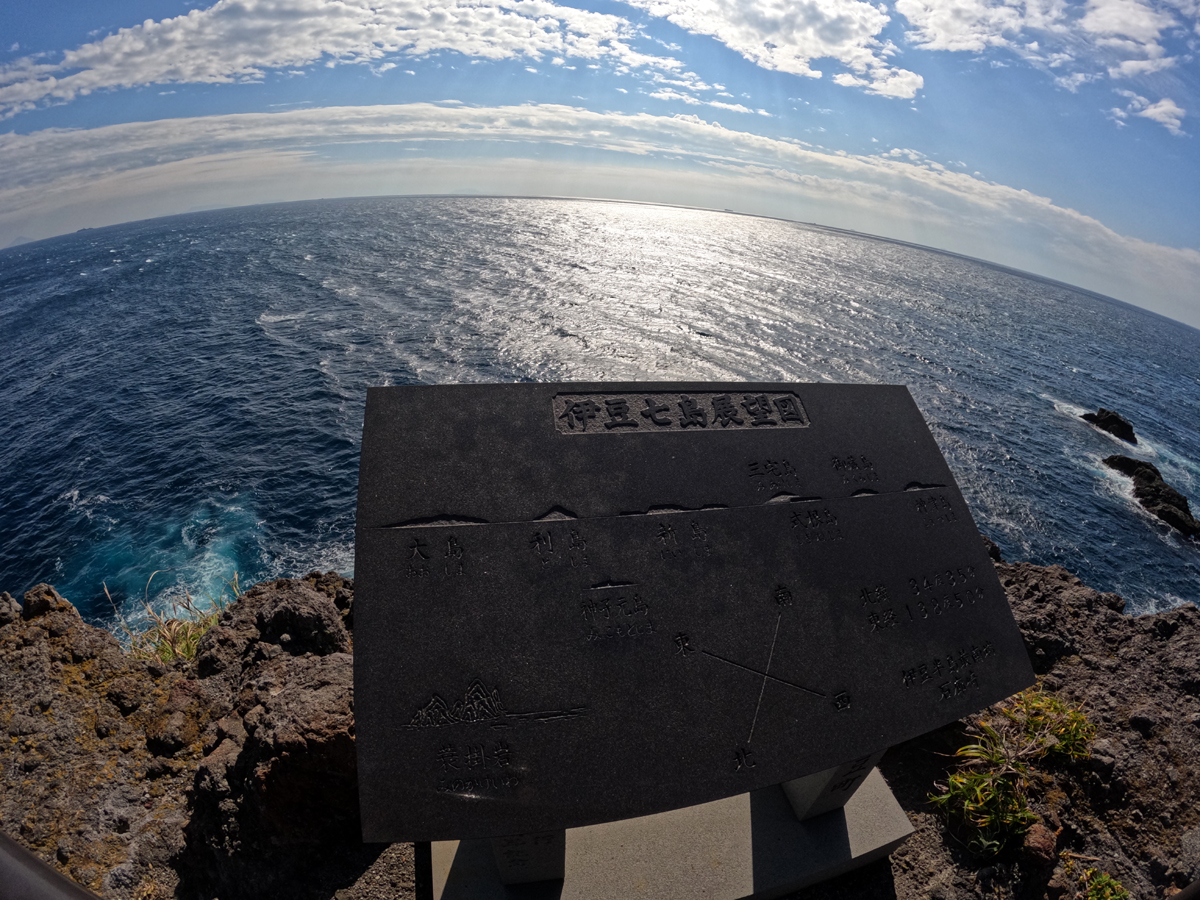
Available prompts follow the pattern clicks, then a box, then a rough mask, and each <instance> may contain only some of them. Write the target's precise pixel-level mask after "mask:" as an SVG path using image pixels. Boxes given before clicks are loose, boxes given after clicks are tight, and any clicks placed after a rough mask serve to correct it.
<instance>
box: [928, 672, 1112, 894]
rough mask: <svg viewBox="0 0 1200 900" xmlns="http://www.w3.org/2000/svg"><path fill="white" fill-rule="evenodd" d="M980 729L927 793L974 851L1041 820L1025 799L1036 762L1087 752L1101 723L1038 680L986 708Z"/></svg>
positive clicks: (993, 850)
mask: <svg viewBox="0 0 1200 900" xmlns="http://www.w3.org/2000/svg"><path fill="white" fill-rule="evenodd" d="M977 733H978V735H979V739H978V740H977V741H976V742H974V743H971V744H967V745H966V746H965V747H961V748H959V750H958V751H957V752H956V753H955V754H954V755H955V756H956V757H957V758H958V759H959V760H961V761H960V763H959V766H958V771H956V772H953V773H952V774H951V775H950V777H949V779H948V783H947V784H946V785H939V786H938V787H939V788H940V793H937V794H934V795H932V796H931V797H930V800H931V801H932V802H933V803H934V805H935V806H937V807H938V808H940V809H941V810H942V811H943V812H945V813H946V814H948V815H949V816H950V817H951V818H953V819H956V820H957V821H958V822H959V823H960V824H962V825H963V826H964V827H965V829H966V831H967V833H968V845H969V846H970V848H971V849H972V850H973V851H974V852H976V853H979V854H980V855H983V856H995V855H996V854H998V853H1000V852H1001V851H1003V850H1004V849H1005V848H1006V847H1008V846H1009V845H1010V844H1011V843H1012V842H1013V841H1014V840H1016V839H1017V838H1020V837H1022V836H1023V835H1024V834H1025V833H1026V832H1027V831H1028V830H1029V828H1030V826H1032V825H1033V823H1034V822H1036V821H1037V816H1036V815H1035V814H1034V813H1033V811H1032V810H1030V808H1029V802H1028V798H1027V792H1028V789H1029V781H1030V774H1031V769H1032V765H1033V764H1034V763H1035V762H1037V761H1040V760H1043V759H1046V758H1047V757H1050V758H1053V757H1058V758H1060V759H1066V760H1078V759H1086V758H1087V756H1088V752H1089V751H1088V745H1089V743H1090V742H1091V740H1092V738H1093V737H1094V736H1095V733H1096V729H1095V726H1094V725H1092V724H1091V723H1090V722H1088V720H1087V717H1086V716H1084V714H1083V712H1082V711H1081V710H1080V709H1079V708H1078V707H1073V706H1070V705H1069V704H1068V703H1066V702H1065V701H1063V700H1062V699H1061V698H1060V697H1058V696H1057V695H1055V694H1053V693H1050V692H1048V691H1045V690H1043V689H1042V687H1041V685H1040V684H1039V685H1038V686H1037V687H1034V688H1030V689H1029V690H1026V691H1022V692H1021V693H1019V694H1017V695H1016V696H1014V697H1010V698H1009V699H1008V700H1005V701H1003V702H1001V703H999V704H997V705H996V706H993V707H992V708H991V709H990V710H988V711H986V712H985V713H983V714H982V715H981V716H980V717H979V720H978V725H977ZM1089 900H1091V898H1089Z"/></svg>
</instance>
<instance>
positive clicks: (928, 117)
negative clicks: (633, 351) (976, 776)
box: [0, 0, 1200, 326]
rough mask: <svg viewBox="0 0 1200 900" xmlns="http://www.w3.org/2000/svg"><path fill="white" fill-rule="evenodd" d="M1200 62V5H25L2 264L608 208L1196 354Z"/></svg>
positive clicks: (13, 37) (8, 17) (10, 15)
mask: <svg viewBox="0 0 1200 900" xmlns="http://www.w3.org/2000/svg"><path fill="white" fill-rule="evenodd" d="M1198 45H1200V0H1084V2H1064V0H1027V2H1018V0H1011V2H996V0H948V2H932V0H893V2H876V3H871V2H866V0H802V2H790V0H750V2H729V0H631V2H628V3H622V2H614V0H569V2H551V0H511V2H508V0H472V2H460V3H454V2H450V0H397V2H386V3H385V2H380V0H375V4H374V5H373V6H372V5H369V4H368V3H366V2H358V0H221V2H218V3H216V4H211V3H190V2H186V0H136V2H121V0H107V2H105V3H89V2H83V0H76V2H61V0H45V2H40V3H38V4H4V5H3V7H0V247H3V246H7V245H8V244H10V243H12V242H14V241H17V240H19V239H28V238H32V239H38V238H43V237H49V236H52V235H54V234H60V233H64V232H70V231H74V230H76V229H78V228H82V227H94V226H99V225H105V224H111V223H115V222H120V221H127V220H131V219H139V218H146V217H149V216H157V215H165V214H170V213H177V212H185V211H189V210H193V209H203V208H211V207H220V206H230V205H240V204H244V203H257V202H270V201H278V200H292V199H306V198H311V197H331V196H346V195H361V194H392V193H454V192H464V193H471V192H478V193H497V194H537V195H563V196H589V197H609V198H615V199H628V200H645V201H653V202H664V203H680V204H688V205H697V206H710V207H717V208H730V209H736V210H739V211H744V212H751V213H759V214H765V215H775V216H782V217H785V218H789V219H795V220H799V221H808V222H817V223H820V224H825V225H831V226H835V227H842V228H852V229H855V230H858V231H864V232H869V233H872V234H880V235H885V236H888V237H893V238H898V239H902V240H910V241H916V242H918V243H923V244H928V245H930V246H935V247H940V248H943V249H948V250H953V251H956V252H961V253H966V254H969V255H971V256H977V257H980V258H983V259H988V260H992V261H994V262H999V263H1003V264H1007V265H1011V266H1015V267H1018V268H1021V269H1026V270H1029V271H1032V272H1035V273H1037V274H1040V275H1045V276H1048V277H1051V278H1058V279H1061V280H1063V281H1067V282H1070V283H1073V284H1077V285H1080V286H1082V287H1086V288H1090V289H1092V290H1096V291H1099V292H1101V293H1104V294H1107V295H1110V296H1114V297H1117V298H1119V299H1122V300H1126V301H1129V302H1132V303H1136V304H1139V305H1142V306H1145V307H1147V308H1149V309H1153V310H1155V311H1157V312H1160V313H1163V314H1165V315H1168V316H1171V317H1173V318H1176V319H1180V320H1182V321H1185V322H1188V323H1189V324H1192V325H1195V326H1200V214H1197V212H1196V210H1197V208H1198V201H1200V153H1198V152H1197V147H1196V138H1195V136H1194V134H1195V132H1196V130H1197V122H1200V102H1198V100H1200V78H1198V73H1200V66H1198V65H1197V61H1196V52H1197V49H1198ZM0 264H2V263H0Z"/></svg>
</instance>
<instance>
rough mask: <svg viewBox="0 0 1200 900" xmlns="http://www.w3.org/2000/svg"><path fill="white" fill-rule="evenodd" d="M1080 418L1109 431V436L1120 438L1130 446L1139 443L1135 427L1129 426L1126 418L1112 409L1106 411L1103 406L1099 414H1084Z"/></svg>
mask: <svg viewBox="0 0 1200 900" xmlns="http://www.w3.org/2000/svg"><path fill="white" fill-rule="evenodd" d="M1079 418H1081V419H1083V420H1084V421H1087V422H1091V423H1092V424H1093V425H1095V426H1096V427H1097V428H1099V429H1100V430H1101V431H1107V432H1108V433H1109V434H1111V435H1114V436H1115V437H1119V438H1120V439H1121V440H1123V441H1128V442H1129V443H1130V444H1136V443H1137V436H1136V435H1135V434H1134V433H1133V426H1132V425H1130V424H1129V422H1128V420H1126V419H1125V417H1124V416H1122V415H1121V414H1120V413H1115V412H1113V411H1112V410H1111V409H1105V408H1104V407H1103V406H1102V407H1100V411H1099V412H1094V413H1084V414H1083V415H1082V416H1080V417H1079Z"/></svg>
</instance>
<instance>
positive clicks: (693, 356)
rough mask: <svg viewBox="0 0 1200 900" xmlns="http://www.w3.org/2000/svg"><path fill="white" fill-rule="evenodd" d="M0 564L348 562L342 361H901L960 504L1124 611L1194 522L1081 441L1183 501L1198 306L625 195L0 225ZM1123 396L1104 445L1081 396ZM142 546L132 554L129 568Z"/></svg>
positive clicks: (144, 571)
mask: <svg viewBox="0 0 1200 900" xmlns="http://www.w3.org/2000/svg"><path fill="white" fill-rule="evenodd" d="M0 333H2V334H3V335H4V341H3V347H4V353H5V359H4V362H3V371H4V376H3V390H2V391H0V440H2V441H3V443H4V448H5V450H4V452H3V454H0V526H2V531H0V589H4V590H8V591H9V592H11V593H13V594H14V595H15V594H18V593H20V592H23V591H24V590H26V589H27V588H29V587H30V586H32V585H33V584H34V583H36V582H38V581H49V582H51V583H53V584H55V585H56V586H57V587H58V588H59V589H60V590H61V591H62V592H63V593H64V594H65V595H66V596H67V597H68V598H69V599H71V600H72V601H73V602H75V603H76V604H77V605H78V606H79V607H80V608H81V610H82V612H83V613H84V615H85V617H87V618H88V619H89V620H91V621H94V622H108V621H109V620H111V618H112V616H113V607H112V606H111V605H110V603H109V599H108V596H106V594H105V587H107V589H108V592H109V595H111V597H112V600H113V601H114V602H115V604H116V605H117V606H118V607H119V608H121V609H122V610H123V611H124V613H125V614H126V615H129V616H131V617H132V618H133V619H136V618H137V616H138V611H139V610H140V600H141V599H142V598H146V599H148V600H149V601H150V602H151V603H152V604H153V605H156V606H159V607H162V606H163V605H165V604H167V603H168V602H169V601H170V600H171V599H172V598H177V597H179V596H181V595H182V593H183V591H184V590H188V591H190V592H191V594H192V595H193V596H195V597H197V598H199V599H203V598H204V597H205V596H206V595H215V594H218V593H220V591H221V589H222V587H223V586H224V581H225V580H226V579H229V578H231V577H232V575H233V573H234V572H235V571H236V572H238V573H239V575H240V578H241V581H242V583H243V584H248V583H250V582H251V581H253V580H257V579H261V578H267V577H273V576H278V575H297V574H303V573H304V572H307V571H309V570H311V569H313V568H321V569H336V570H338V571H341V572H343V573H350V570H351V568H352V564H353V541H354V505H355V493H356V491H357V476H358V447H359V440H360V431H361V427H362V411H363V404H364V402H365V395H366V388H367V387H368V386H370V385H377V384H417V383H446V382H480V381H532V380H538V381H547V380H552V381H558V380H580V379H622V380H634V379H659V380H661V379H753V380H788V381H823V380H828V381H844V382H887V383H903V384H907V385H908V386H909V388H910V390H911V391H912V393H913V395H914V397H915V398H916V400H917V403H918V405H919V406H920V408H921V410H922V412H923V413H924V415H925V417H926V419H927V421H928V422H929V424H930V427H931V429H932V431H933V434H934V436H935V438H936V439H937V441H938V443H939V445H940V446H941V448H942V450H943V452H944V453H945V454H946V457H947V459H948V460H949V462H950V465H951V468H952V469H953V470H954V472H955V474H956V476H957V478H958V480H959V483H960V485H961V487H962V489H963V492H964V494H965V495H966V497H967V500H968V502H969V503H970V505H971V508H972V511H973V512H974V514H975V517H976V521H977V522H978V523H979V525H980V527H981V529H982V530H983V531H984V532H985V533H986V534H988V535H989V536H991V537H992V538H993V539H995V540H996V541H997V542H998V543H999V544H1000V545H1001V547H1002V548H1003V549H1004V551H1005V553H1006V555H1007V556H1008V557H1009V558H1014V559H1029V560H1032V561H1035V562H1039V563H1061V564H1062V565H1065V566H1067V567H1068V568H1069V569H1071V570H1072V571H1074V572H1075V573H1077V574H1078V575H1080V577H1082V578H1083V579H1084V580H1085V581H1087V582H1088V583H1090V584H1092V585H1094V586H1095V587H1098V588H1101V589H1103V590H1115V591H1119V592H1121V593H1122V594H1123V595H1125V596H1126V597H1127V599H1128V600H1129V601H1130V604H1131V608H1132V609H1134V610H1137V611H1144V610H1150V609H1158V608H1164V607H1169V606H1174V605H1177V604H1179V603H1181V602H1185V601H1188V600H1198V599H1200V578H1198V577H1197V576H1198V575H1200V546H1197V544H1196V543H1195V542H1191V541H1187V540H1183V539H1181V538H1180V537H1179V536H1177V535H1175V534H1173V533H1171V532H1170V531H1169V530H1168V529H1167V528H1166V526H1163V525H1161V524H1159V523H1158V522H1157V521H1156V520H1153V519H1152V518H1150V517H1149V516H1148V515H1146V514H1145V513H1143V512H1142V511H1141V510H1140V509H1139V508H1138V507H1137V505H1136V504H1135V503H1134V502H1133V499H1132V494H1131V490H1130V485H1129V482H1128V480H1126V479H1123V478H1121V477H1120V476H1118V475H1116V474H1115V473H1112V472H1110V471H1108V470H1107V469H1106V468H1105V467H1104V466H1103V465H1102V464H1101V462H1100V460H1101V459H1102V458H1103V457H1104V456H1106V455H1108V454H1110V453H1117V452H1126V453H1128V454H1129V455H1135V456H1140V457H1142V458H1145V459H1149V460H1151V461H1153V462H1154V463H1155V465H1157V466H1158V467H1159V468H1160V469H1161V470H1162V471H1163V474H1164V476H1165V477H1166V478H1167V480H1168V481H1169V482H1171V483H1173V484H1174V485H1176V486H1177V487H1178V488H1179V489H1180V490H1181V491H1182V492H1183V493H1184V494H1186V495H1188V496H1190V497H1192V498H1195V499H1196V500H1197V501H1198V502H1200V432H1198V430H1197V429H1198V427H1200V426H1198V423H1200V364H1198V362H1197V361H1198V360H1200V332H1197V331H1195V330H1193V329H1190V328H1188V327H1186V326H1183V325H1180V324H1178V323H1175V322H1172V321H1170V320H1166V319H1163V318H1161V317H1157V316H1154V315H1152V314H1149V313H1145V312H1142V311H1140V310H1137V309H1134V308H1132V307H1129V306H1126V305H1124V304H1119V303H1116V302H1115V301H1108V300H1105V299H1104V298H1100V297H1097V296H1096V295H1092V294H1088V293H1086V292H1082V291H1077V290H1073V289H1071V288H1069V287H1066V286H1063V285H1060V284H1056V283H1052V282H1047V281H1044V280H1040V279H1037V278H1033V277H1030V276H1025V275H1021V274H1019V273H1014V272H1011V271H1007V270H1002V269H998V268H996V267H991V266H987V265H985V264H981V263H978V262H975V261H971V260H966V259H962V258H959V257H955V256H951V255H947V254H941V253H936V252H932V251H928V250H924V249H921V248H916V247H912V246H907V245H901V244H897V243H891V242H887V241H882V240H877V239H872V238H869V237H866V236H863V235H855V234H845V233H841V232H835V231H830V230H824V229H820V228H815V227H812V226H805V225H799V224H795V223H788V222H781V221H777V220H771V219H757V218H752V217H748V216H738V215H728V214H723V213H718V212H708V211H698V210H686V209H675V208H667V207H656V206H641V205H634V204H615V203H598V202H587V201H563V200H513V199H491V198H374V199H355V200H340V201H321V202H313V203H296V204H281V205H272V206H260V207H248V208H242V209H234V210H224V211H219V212H209V213H199V214H194V215H187V216H178V217H173V218H168V219H157V220H152V221H147V222H139V223H133V224H128V225H121V226H114V227H112V228H105V229H97V230H90V231H85V232H80V233H77V234H74V235H69V236H65V237H60V238H54V239H51V240H48V241H41V242H38V243H36V244H29V245H25V246H22V247H17V248H14V249H11V250H7V251H3V252H0ZM1101 405H1103V406H1106V407H1109V408H1113V409H1117V410H1119V411H1121V412H1122V413H1123V414H1125V415H1126V417H1127V418H1129V419H1130V420H1131V421H1132V422H1133V424H1134V426H1135V428H1136V429H1137V431H1138V434H1139V435H1140V436H1141V441H1142V443H1141V444H1140V445H1139V447H1138V448H1136V449H1135V450H1130V449H1129V448H1128V447H1126V446H1125V445H1123V444H1121V443H1120V442H1118V441H1117V440H1116V439H1115V438H1111V437H1109V436H1108V435H1105V434H1103V433H1101V432H1098V431H1097V430H1095V429H1094V428H1092V427H1091V426H1089V425H1087V424H1086V423H1084V422H1082V421H1080V420H1079V419H1078V418H1077V416H1078V414H1079V413H1081V412H1083V411H1085V410H1088V409H1093V410H1094V409H1095V408H1096V407H1098V406H1101ZM152 575H153V578H151V576H152Z"/></svg>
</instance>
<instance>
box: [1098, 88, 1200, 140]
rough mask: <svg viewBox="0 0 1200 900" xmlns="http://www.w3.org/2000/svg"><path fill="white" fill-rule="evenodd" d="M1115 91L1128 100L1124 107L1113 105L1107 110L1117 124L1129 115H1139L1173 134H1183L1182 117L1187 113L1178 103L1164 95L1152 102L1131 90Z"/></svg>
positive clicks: (1122, 122)
mask: <svg viewBox="0 0 1200 900" xmlns="http://www.w3.org/2000/svg"><path fill="white" fill-rule="evenodd" d="M1115 93H1117V94H1120V95H1121V96H1122V97H1125V98H1126V99H1127V100H1129V103H1128V105H1126V107H1125V109H1119V108H1117V107H1114V108H1113V109H1111V110H1109V116H1110V117H1111V118H1112V119H1113V121H1115V122H1116V123H1117V124H1118V125H1124V124H1125V122H1124V120H1125V119H1128V118H1129V116H1131V115H1133V116H1140V117H1141V118H1143V119H1149V120H1150V121H1151V122H1157V123H1158V124H1159V125H1162V126H1163V127H1164V128H1166V129H1167V131H1169V132H1171V134H1174V135H1180V136H1182V135H1184V134H1186V132H1185V131H1184V130H1183V127H1182V126H1183V117H1184V116H1186V115H1187V111H1186V110H1184V109H1182V108H1181V107H1180V106H1179V104H1177V103H1176V102H1175V101H1174V100H1172V99H1170V98H1169V97H1164V98H1163V99H1161V100H1158V101H1156V102H1154V103H1151V102H1150V101H1149V100H1147V99H1146V98H1145V97H1142V96H1141V95H1139V94H1135V93H1134V92H1133V91H1126V90H1118V91H1116V92H1115Z"/></svg>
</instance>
